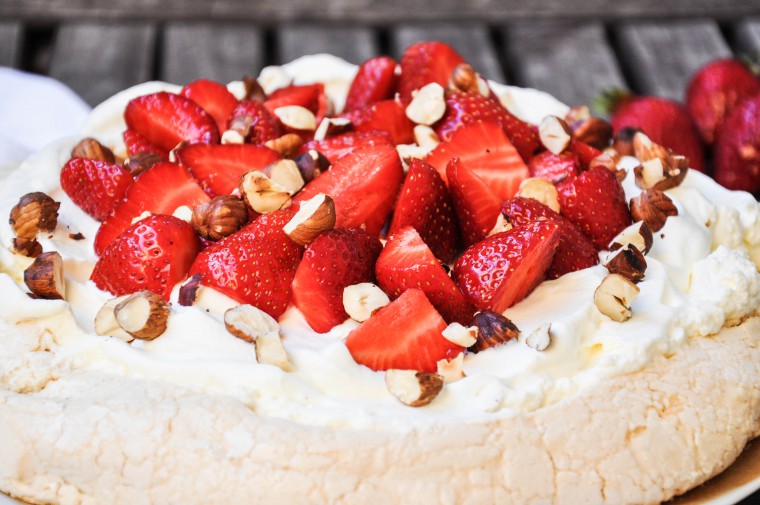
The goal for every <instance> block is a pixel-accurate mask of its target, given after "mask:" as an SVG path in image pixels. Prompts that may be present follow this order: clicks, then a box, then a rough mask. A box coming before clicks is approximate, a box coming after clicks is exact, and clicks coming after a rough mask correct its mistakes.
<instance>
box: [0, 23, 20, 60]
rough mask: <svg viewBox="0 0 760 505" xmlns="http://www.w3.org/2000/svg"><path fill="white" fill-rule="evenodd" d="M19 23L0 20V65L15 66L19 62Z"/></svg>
mask: <svg viewBox="0 0 760 505" xmlns="http://www.w3.org/2000/svg"><path fill="white" fill-rule="evenodd" d="M21 34H22V30H21V23H18V22H16V23H13V22H5V21H3V22H0V66H4V67H16V66H18V65H19V63H20V62H21V57H20V55H21Z"/></svg>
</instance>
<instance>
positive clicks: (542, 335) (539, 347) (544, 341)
mask: <svg viewBox="0 0 760 505" xmlns="http://www.w3.org/2000/svg"><path fill="white" fill-rule="evenodd" d="M551 329H552V325H551V323H542V324H539V325H538V326H536V327H535V328H533V331H531V332H530V333H528V334H527V335H526V336H525V345H527V346H528V347H530V348H531V349H534V350H536V351H545V350H546V348H547V347H549V344H551V343H552V333H551Z"/></svg>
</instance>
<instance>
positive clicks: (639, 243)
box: [609, 221, 654, 254]
mask: <svg viewBox="0 0 760 505" xmlns="http://www.w3.org/2000/svg"><path fill="white" fill-rule="evenodd" d="M653 242H654V237H653V236H652V229H651V228H649V225H648V224H647V223H646V221H636V222H635V223H633V224H632V225H631V226H629V227H627V228H625V229H624V230H623V231H621V232H620V233H618V234H617V235H616V236H615V238H613V239H612V241H611V242H610V245H609V250H610V251H617V250H618V249H620V248H621V247H625V246H627V245H628V244H631V245H633V246H634V247H635V248H636V249H638V250H639V251H641V253H642V254H646V253H648V252H649V250H650V249H651V248H652V244H653Z"/></svg>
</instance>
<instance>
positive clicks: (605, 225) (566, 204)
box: [557, 167, 631, 250]
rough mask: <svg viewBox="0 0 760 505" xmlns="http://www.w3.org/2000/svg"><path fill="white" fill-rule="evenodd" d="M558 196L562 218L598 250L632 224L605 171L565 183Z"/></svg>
mask: <svg viewBox="0 0 760 505" xmlns="http://www.w3.org/2000/svg"><path fill="white" fill-rule="evenodd" d="M557 192H558V193H559V206H560V211H561V214H562V216H564V217H565V218H567V219H568V220H570V221H571V222H572V223H573V224H575V225H576V226H577V227H578V228H579V229H580V230H581V231H582V232H583V234H584V235H586V236H587V237H588V238H589V239H591V242H592V243H593V244H594V247H596V249H597V250H602V249H606V248H607V246H608V245H609V243H610V240H612V239H613V238H614V237H615V235H617V234H618V233H620V232H621V231H622V230H623V228H625V227H626V226H628V225H629V224H631V213H630V211H629V210H628V202H627V201H626V199H625V192H624V191H623V187H622V186H621V185H620V182H618V180H617V178H616V177H615V174H613V173H612V172H610V171H609V170H607V169H606V168H604V167H594V168H592V169H590V170H588V171H586V172H583V173H582V174H581V175H579V176H578V177H573V178H570V179H565V180H564V181H563V182H561V183H560V184H559V185H558V186H557Z"/></svg>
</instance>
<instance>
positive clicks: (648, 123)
mask: <svg viewBox="0 0 760 505" xmlns="http://www.w3.org/2000/svg"><path fill="white" fill-rule="evenodd" d="M613 100H614V99H613ZM612 107H613V108H612V120H611V123H612V127H613V129H614V130H615V132H616V133H617V132H619V131H620V130H622V129H623V128H625V127H626V126H630V127H633V128H640V129H641V130H643V131H644V133H646V134H647V135H648V136H649V138H651V139H652V141H653V142H655V143H657V144H660V145H663V146H665V147H667V148H668V149H671V150H673V151H674V152H675V153H676V154H682V155H684V156H686V157H687V158H689V162H690V166H691V168H693V169H695V170H698V171H700V172H704V160H703V156H704V154H703V151H702V143H701V142H700V139H699V133H698V132H697V129H696V127H695V126H694V123H693V122H692V120H691V118H690V117H689V114H688V113H687V112H686V109H684V108H683V106H682V105H680V104H678V103H676V102H673V101H671V100H667V99H665V98H659V97H654V96H644V97H624V98H618V102H617V104H613V106H612Z"/></svg>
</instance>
